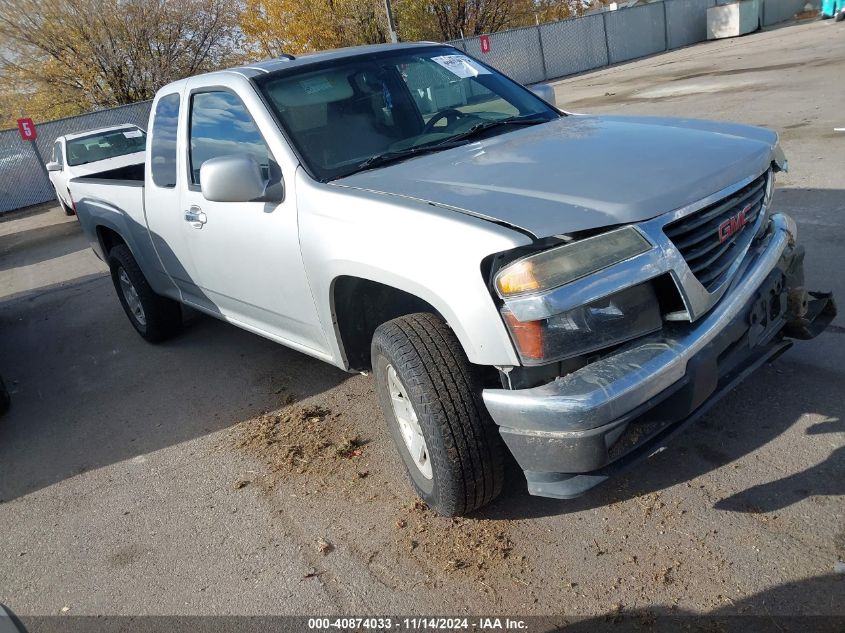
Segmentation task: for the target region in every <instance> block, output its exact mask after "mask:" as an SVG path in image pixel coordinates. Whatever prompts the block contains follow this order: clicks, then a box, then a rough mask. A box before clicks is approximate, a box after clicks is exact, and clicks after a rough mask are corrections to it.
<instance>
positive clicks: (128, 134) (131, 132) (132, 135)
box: [123, 130, 141, 138]
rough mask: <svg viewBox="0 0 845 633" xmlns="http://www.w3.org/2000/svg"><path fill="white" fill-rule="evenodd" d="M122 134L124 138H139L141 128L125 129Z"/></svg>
mask: <svg viewBox="0 0 845 633" xmlns="http://www.w3.org/2000/svg"><path fill="white" fill-rule="evenodd" d="M123 136H125V137H126V138H140V137H141V130H126V131H125V132H124V133H123Z"/></svg>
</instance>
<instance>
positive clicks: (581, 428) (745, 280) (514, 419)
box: [483, 214, 797, 440]
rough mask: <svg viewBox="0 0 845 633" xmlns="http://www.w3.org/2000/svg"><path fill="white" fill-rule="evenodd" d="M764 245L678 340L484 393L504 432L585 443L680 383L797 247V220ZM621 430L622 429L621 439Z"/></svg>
mask: <svg viewBox="0 0 845 633" xmlns="http://www.w3.org/2000/svg"><path fill="white" fill-rule="evenodd" d="M771 222H772V230H771V232H770V234H769V236H768V237H767V240H768V241H767V242H765V243H764V244H763V245H761V246H758V247H757V249H756V253H754V252H749V254H748V255H747V257H748V258H753V259H750V261H749V265H748V267H747V268H746V270H745V272H744V273H743V274H741V276H739V278H738V279H737V280H735V282H733V283H732V288H731V289H730V290H729V291H728V292H727V293H726V294H725V295H724V296H723V297H722V299H721V301H720V302H719V303H718V304H717V305H716V307H714V308H713V309H712V310H711V311H710V312H709V313H708V314H707V315H705V316H704V317H702V318H701V319H700V320H699V321H698V322H697V323H696V324H695V325H694V327H692V329H691V330H690V331H689V332H688V333H686V334H684V335H682V336H679V337H676V338H666V337H663V338H661V337H659V336H656V337H649V338H648V339H646V340H643V341H639V342H637V344H635V345H634V346H631V347H627V348H625V349H623V350H621V351H619V352H618V353H616V354H613V355H612V356H608V357H606V358H603V359H601V360H599V361H596V362H595V363H591V364H590V365H587V366H586V367H583V368H581V369H580V370H578V371H575V372H573V373H571V374H568V375H567V376H564V377H561V378H558V379H557V380H555V381H554V382H551V383H549V384H546V385H542V386H539V387H534V388H531V389H521V390H508V389H485V390H484V393H483V397H484V402H485V404H486V405H487V409H488V411H489V412H490V415H491V416H492V418H493V420H494V421H495V422H496V423H497V424H498V425H499V426H500V427H502V432H503V434H504V433H505V432H506V431H507V432H511V433H514V432H515V433H519V434H524V435H531V436H532V438H534V439H535V440H542V438H543V436H549V437H554V438H556V439H562V438H566V437H567V436H569V437H571V438H572V439H576V438H582V437H584V435H590V434H591V432H595V430H597V429H598V428H599V427H603V426H606V425H609V424H610V423H612V422H614V421H617V420H620V418H623V417H624V416H625V415H626V414H629V413H630V412H632V411H634V410H635V409H637V407H640V406H641V405H643V404H645V403H646V402H648V401H649V400H651V399H652V398H655V397H656V396H658V395H659V394H661V393H662V392H664V391H665V390H667V389H669V388H670V387H671V386H672V385H674V384H675V383H677V382H678V381H680V380H681V379H682V378H683V377H684V376H685V374H686V372H687V363H688V361H689V360H690V359H691V358H692V357H693V356H695V355H696V354H697V353H698V352H700V351H701V350H702V349H704V348H705V347H706V346H707V345H708V343H710V342H711V341H713V340H714V339H715V338H716V337H717V336H718V334H719V333H720V332H721V331H722V330H723V329H725V328H726V327H727V326H728V325H729V324H730V323H732V322H733V321H734V320H736V319H737V318H738V317H739V316H740V314H741V312H742V311H743V310H744V309H745V308H746V306H747V304H748V303H749V301H752V300H753V298H754V296H755V293H756V292H757V291H758V288H759V287H760V286H761V284H763V282H764V281H765V280H766V278H767V277H768V275H769V274H770V273H771V271H772V270H773V269H774V268H775V267H776V266H777V264H778V262H779V260H780V259H781V257H782V256H783V255H784V252H785V251H786V250H787V249H788V248H789V247H790V246H791V245H792V244H793V243H794V241H795V238H796V237H797V231H796V227H795V223H794V222H793V220H792V219H791V218H790V217H789V216H787V215H783V214H775V215H773V216H772V218H771ZM621 431H622V429H620V433H621Z"/></svg>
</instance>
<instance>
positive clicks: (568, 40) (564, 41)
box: [0, 0, 820, 213]
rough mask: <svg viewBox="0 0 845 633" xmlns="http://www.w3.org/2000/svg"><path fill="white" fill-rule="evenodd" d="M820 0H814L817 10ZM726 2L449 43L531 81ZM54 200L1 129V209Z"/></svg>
mask: <svg viewBox="0 0 845 633" xmlns="http://www.w3.org/2000/svg"><path fill="white" fill-rule="evenodd" d="M819 1H820V0H811V2H810V4H812V5H813V6H814V7H816V8H818V6H819ZM723 2H724V0H665V1H663V2H653V3H651V4H645V5H637V6H634V7H630V8H627V9H620V10H618V11H606V12H603V13H596V14H591V15H586V16H583V17H580V18H572V19H569V20H563V21H561V22H551V23H548V24H542V25H539V26H530V27H524V28H520V29H514V30H511V31H501V32H499V33H492V34H490V35H488V36H484V37H486V38H487V40H488V42H489V48H488V51H487V52H486V53H485V52H483V51H482V48H481V37H471V38H467V39H464V40H457V41H454V42H450V44H453V45H455V46H457V47H458V48H461V49H462V50H464V51H466V52H467V53H469V54H470V55H473V56H475V57H478V58H479V59H482V60H484V61H485V62H487V63H488V64H490V65H491V66H493V67H495V68H497V69H499V70H501V71H502V72H504V73H505V74H507V75H509V76H511V77H513V78H514V79H516V80H517V81H519V82H521V83H524V84H531V83H537V82H539V81H545V80H547V79H554V78H557V77H564V76H566V75H571V74H574V73H579V72H583V71H586V70H591V69H593V68H600V67H602V66H607V65H609V64H616V63H619V62H624V61H628V60H631V59H637V58H639V57H645V56H646V55H652V54H654V53H660V52H663V51H666V50H670V49H673V48H678V47H681V46H688V45H690V44H695V43H696V42H701V41H703V40H705V39H706V38H707V9H708V7H712V6H714V5H716V4H722V3H723ZM761 2H762V3H763V7H762V12H761V16H762V17H761V20H760V22H761V23H762V24H763V25H764V26H768V25H770V24H775V23H776V22H782V21H784V20H788V19H789V18H791V17H792V16H793V15H795V14H796V13H797V12H799V11H801V10H802V9H803V8H804V5H805V3H806V0H761ZM149 112H150V102H144V103H136V104H132V105H128V106H123V107H120V108H113V109H111V110H102V111H100V112H92V113H91V114H84V115H81V116H77V117H70V118H67V119H61V120H59V121H51V122H50V123H41V124H38V126H37V127H38V141H37V143H38V148H39V150H40V151H41V156H42V158H43V159H44V161H48V160H49V158H50V153H51V149H52V145H53V142H54V141H55V139H56V138H57V137H59V136H62V135H64V134H69V133H72V132H81V131H84V130H88V129H92V128H97V127H105V126H108V125H117V124H119V123H135V124H136V125H140V126H141V127H146V125H147V120H148V118H149ZM53 198H54V194H53V190H52V187H51V186H50V182H49V180H48V179H47V177H46V176H45V174H44V170H43V169H42V168H41V167H40V166H39V165H38V159H37V158H36V156H35V152H34V151H33V150H32V147H31V144H30V143H29V142H28V141H22V140H21V139H20V136H19V134H18V131H17V130H4V131H2V132H0V213H2V212H4V211H9V210H11V209H18V208H21V207H25V206H29V205H32V204H38V203H40V202H47V201H49V200H52V199H53Z"/></svg>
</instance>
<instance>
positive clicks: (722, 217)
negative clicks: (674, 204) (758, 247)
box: [663, 172, 768, 291]
mask: <svg viewBox="0 0 845 633" xmlns="http://www.w3.org/2000/svg"><path fill="white" fill-rule="evenodd" d="M767 178H768V172H766V173H764V174H763V175H762V176H760V177H759V178H757V179H756V180H754V181H752V182H751V183H749V184H748V185H746V186H745V187H743V188H742V189H740V190H739V191H737V192H735V193H733V194H731V195H730V196H728V197H727V198H724V199H722V200H720V201H719V202H716V203H714V204H711V205H710V206H708V207H704V208H703V209H700V210H698V211H696V212H695V213H691V214H690V215H687V216H685V217H683V218H681V219H680V220H676V221H675V222H672V223H670V224H667V225H666V226H665V227H663V230H664V231H665V233H666V235H667V237H668V238H669V239H670V240H672V243H673V244H674V245H675V247H676V248H677V249H678V250H679V251H680V253H681V255H682V256H683V258H684V260H686V262H687V265H688V266H689V267H690V270H691V271H692V273H693V274H694V275H695V276H696V278H697V279H698V281H700V282H701V285H703V286H704V287H705V288H707V290H708V291H712V290H713V289H714V288H716V287H718V286H719V285H720V284H721V282H722V276H723V275H724V274H725V272H726V271H727V270H728V268H730V266H731V264H733V263H734V261H735V260H736V258H737V257H738V256H739V254H740V253H741V252H742V250H743V248H745V246H746V245H747V244H748V243H749V242H750V241H751V239H752V238H753V231H754V226H755V224H756V222H757V219H758V217H759V215H760V212H761V210H762V208H763V198H764V197H765V195H766V180H767ZM743 209H746V211H745V224H744V225H743V226H742V228H741V229H737V228H735V230H734V231H733V233H732V234H731V235H729V236H728V237H727V238H726V239H724V241H722V233H723V231H722V228H723V227H724V230H725V231H729V230H730V229H731V228H734V227H731V226H730V222H731V219H736V218H737V216H738V214H739V213H740V212H741V211H742V210H743Z"/></svg>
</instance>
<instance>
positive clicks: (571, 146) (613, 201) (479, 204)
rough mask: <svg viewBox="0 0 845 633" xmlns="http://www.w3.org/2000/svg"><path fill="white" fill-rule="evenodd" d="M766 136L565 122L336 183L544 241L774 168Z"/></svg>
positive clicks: (726, 129) (650, 123) (772, 142)
mask: <svg viewBox="0 0 845 633" xmlns="http://www.w3.org/2000/svg"><path fill="white" fill-rule="evenodd" d="M777 142H778V137H777V134H776V133H775V132H772V131H770V130H766V129H763V128H757V127H751V126H747V125H739V124H734V123H721V122H715V121H699V120H694V119H668V118H656V117H614V116H568V117H564V118H561V119H557V120H555V121H551V122H549V123H545V124H541V125H535V126H532V127H529V128H520V129H517V130H515V131H512V132H507V133H504V134H499V135H497V136H493V137H491V138H488V139H484V140H480V141H477V142H473V143H470V144H467V145H462V146H460V147H456V148H453V149H449V150H444V151H442V152H435V153H432V154H424V155H422V156H419V157H417V158H413V159H410V160H407V161H405V162H402V163H398V164H395V165H390V166H387V167H383V168H380V169H373V170H369V171H365V172H361V173H358V174H353V175H351V176H347V177H346V178H342V179H339V180H336V181H334V182H333V183H332V184H333V185H336V186H342V187H353V188H356V189H362V190H367V191H371V192H376V193H383V194H392V195H397V196H404V197H410V198H415V199H418V200H423V201H425V202H430V203H433V204H437V205H439V206H444V207H449V208H452V209H454V210H455V211H459V212H463V213H468V214H470V215H474V216H477V217H482V218H486V219H488V220H491V221H494V222H497V223H504V224H507V225H510V226H512V227H515V228H518V229H521V230H522V231H526V232H528V233H531V234H532V235H534V236H536V237H547V236H549V235H556V234H562V233H573V232H576V231H582V230H586V229H594V228H599V227H603V226H611V225H615V224H623V223H629V222H639V221H642V220H647V219H649V218H653V217H655V216H657V215H661V214H663V213H667V212H669V211H672V210H674V209H677V208H679V207H682V206H684V205H687V204H690V203H692V202H695V201H697V200H701V199H702V198H705V197H706V196H709V195H711V194H713V193H716V192H717V191H720V190H722V189H724V188H725V187H728V186H730V185H732V184H734V183H736V182H738V181H740V180H742V179H744V178H747V177H750V176H757V175H759V174H761V173H762V172H763V171H765V169H766V168H767V167H768V166H769V164H770V162H771V160H772V157H773V150H774V148H775V146H776V145H777Z"/></svg>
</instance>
